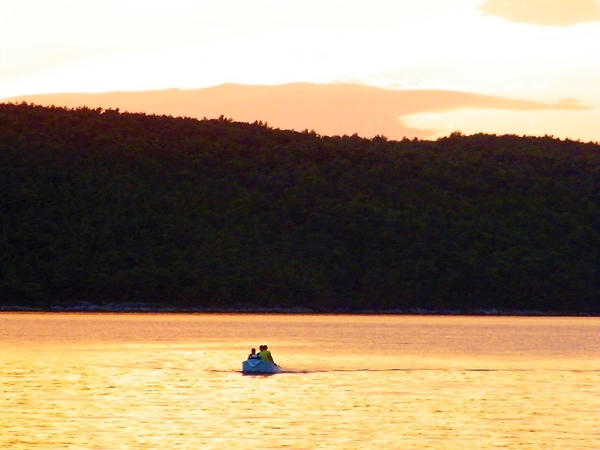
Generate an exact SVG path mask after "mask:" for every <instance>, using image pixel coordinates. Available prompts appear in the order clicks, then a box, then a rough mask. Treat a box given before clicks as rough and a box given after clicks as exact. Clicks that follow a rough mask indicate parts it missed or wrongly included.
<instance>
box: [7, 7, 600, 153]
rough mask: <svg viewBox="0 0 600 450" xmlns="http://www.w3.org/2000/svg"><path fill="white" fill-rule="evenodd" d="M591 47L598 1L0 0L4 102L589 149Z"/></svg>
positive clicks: (599, 92) (595, 108) (593, 121)
mask: <svg viewBox="0 0 600 450" xmlns="http://www.w3.org/2000/svg"><path fill="white" fill-rule="evenodd" d="M598 43H600V1H598V0H368V1H353V0H244V1H241V0H221V1H214V0H212V1H205V0H165V1H162V0H161V1H156V0H52V1H49V0H0V102H1V101H21V100H26V101H28V102H33V103H41V104H55V105H57V106H69V107H74V106H79V105H84V104H85V105H88V106H91V107H98V106H100V107H103V108H120V109H121V110H122V111H141V112H147V113H158V114H170V115H185V116H193V117H199V118H202V117H205V116H206V117H217V116H219V115H221V114H223V115H225V116H227V117H231V118H233V119H235V120H242V121H251V122H252V121H254V120H262V121H266V122H268V123H269V125H271V126H274V127H279V128H292V129H297V130H303V129H307V128H308V129H313V130H315V131H317V132H318V133H321V134H353V133H355V132H357V133H358V134H360V135H363V136H365V137H372V136H374V135H376V134H383V135H385V136H387V137H389V138H392V139H402V138H403V137H405V136H406V137H408V138H413V137H419V138H426V139H435V138H437V137H440V136H444V135H447V134H449V133H451V132H453V131H462V132H463V133H465V134H472V133H478V132H484V133H495V134H505V133H510V134H519V135H522V134H526V135H546V134H548V135H553V136H555V137H560V138H570V139H576V140H577V139H580V140H583V141H595V142H598V141H600V44H598ZM150 91H152V92H150ZM66 93H71V94H73V95H63V94H66ZM40 94H45V95H40ZM49 94H52V95H49ZM59 94H60V95H59ZM75 94H76V95H75ZM82 94H86V95H82Z"/></svg>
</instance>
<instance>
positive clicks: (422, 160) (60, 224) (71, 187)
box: [0, 104, 600, 313]
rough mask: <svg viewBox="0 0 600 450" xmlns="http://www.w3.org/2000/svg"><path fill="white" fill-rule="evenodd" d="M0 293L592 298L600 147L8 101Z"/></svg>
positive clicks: (484, 302) (399, 299) (470, 307)
mask: <svg viewBox="0 0 600 450" xmlns="http://www.w3.org/2000/svg"><path fill="white" fill-rule="evenodd" d="M0 188H1V192H2V195H1V196H0V308H2V307H4V308H6V307H9V306H10V305H24V306H28V307H36V308H53V307H57V306H63V307H64V306H67V307H68V306H69V305H73V304H75V303H76V302H80V301H82V300H85V301H89V302H92V303H94V304H97V305H100V306H102V305H106V304H109V303H131V302H134V303H136V302H137V303H145V304H151V305H154V306H155V307H161V308H162V307H164V308H167V307H168V308H215V309H225V308H307V309H311V310H314V311H335V310H342V311H366V310H411V309H412V310H414V309H427V310H436V311H438V310H456V311H463V312H473V311H477V310H481V309H493V308H495V309H500V310H505V311H515V310H534V311H543V312H557V311H558V312H567V313H580V312H586V313H590V312H591V313H598V312H599V311H600V146H599V145H598V144H597V143H596V144H594V143H581V142H574V141H569V140H567V141H562V140H558V139H554V138H552V137H548V136H546V137H518V136H494V135H484V134H478V135H473V136H463V135H461V134H460V133H454V134H452V135H451V136H449V137H446V138H442V139H439V140H437V141H417V140H413V141H410V140H403V141H389V140H387V139H386V138H385V137H383V136H378V137H375V138H373V139H363V138H360V137H358V136H356V135H354V136H330V137H328V136H319V135H317V134H316V133H314V132H309V131H305V132H294V131H286V130H278V129H271V128H269V127H268V126H267V125H266V124H264V123H261V122H256V123H254V124H248V123H237V122H233V121H231V120H229V119H226V118H224V117H221V118H219V119H213V120H207V119H205V120H200V121H199V120H196V119H191V118H173V117H167V116H148V115H143V114H128V113H120V112H118V111H116V110H101V109H88V108H81V109H77V110H67V109H63V108H47V107H39V106H33V105H27V104H21V105H12V104H4V105H0Z"/></svg>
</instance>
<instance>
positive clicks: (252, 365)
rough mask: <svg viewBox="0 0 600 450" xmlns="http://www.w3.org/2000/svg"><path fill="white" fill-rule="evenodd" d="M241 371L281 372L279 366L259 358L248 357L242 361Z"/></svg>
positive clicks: (259, 372)
mask: <svg viewBox="0 0 600 450" xmlns="http://www.w3.org/2000/svg"><path fill="white" fill-rule="evenodd" d="M242 372H243V373H256V374H269V373H279V372H281V367H279V366H278V365H276V364H273V363H270V362H268V361H263V360H261V359H248V360H247V361H243V362H242Z"/></svg>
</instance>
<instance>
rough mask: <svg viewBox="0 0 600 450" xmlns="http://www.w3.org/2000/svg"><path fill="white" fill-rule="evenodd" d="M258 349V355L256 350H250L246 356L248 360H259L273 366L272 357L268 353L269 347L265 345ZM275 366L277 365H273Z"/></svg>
mask: <svg viewBox="0 0 600 450" xmlns="http://www.w3.org/2000/svg"><path fill="white" fill-rule="evenodd" d="M258 349H259V350H260V351H259V352H258V353H256V349H255V348H253V349H252V350H250V354H249V355H248V359H260V360H263V361H267V362H270V363H271V364H275V361H273V356H272V355H271V352H270V351H269V347H268V346H266V345H261V346H260V347H258ZM275 365H277V364H275Z"/></svg>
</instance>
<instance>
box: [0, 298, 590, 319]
mask: <svg viewBox="0 0 600 450" xmlns="http://www.w3.org/2000/svg"><path fill="white" fill-rule="evenodd" d="M10 312H16V313H19V312H22V313H111V314H114V313H128V314H132V313H133V314H135V313H139V314H298V315H301V314H306V315H399V316H400V315H407V316H408V315H410V316H518V317H544V316H548V317H561V316H564V317H600V312H579V313H573V312H565V311H531V310H524V309H523V310H521V309H514V310H499V309H494V308H489V309H474V310H467V309H461V310H454V309H440V310H428V309H419V308H410V309H389V310H373V309H367V310H350V309H331V310H314V309H310V308H301V307H297V308H260V307H243V306H239V307H231V308H169V307H160V306H157V305H150V304H131V303H110V304H105V305H97V304H93V303H88V302H81V303H74V304H71V305H60V306H52V307H49V308H42V307H31V306H24V305H3V306H0V313H10Z"/></svg>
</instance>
